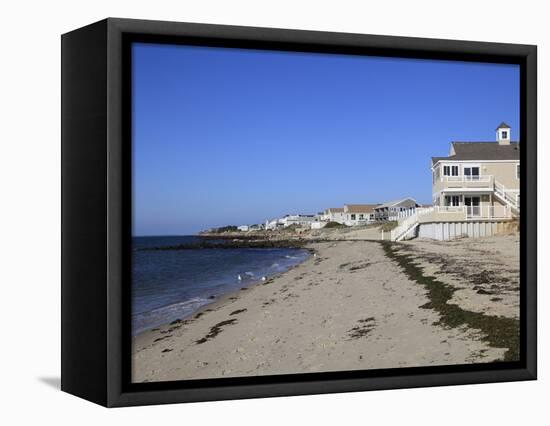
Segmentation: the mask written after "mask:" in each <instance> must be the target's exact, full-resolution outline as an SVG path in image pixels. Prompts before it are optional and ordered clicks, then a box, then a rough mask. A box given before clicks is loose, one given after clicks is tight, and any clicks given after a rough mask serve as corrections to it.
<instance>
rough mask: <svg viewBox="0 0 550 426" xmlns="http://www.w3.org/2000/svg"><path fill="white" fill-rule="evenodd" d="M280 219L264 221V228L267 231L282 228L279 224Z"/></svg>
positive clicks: (280, 223)
mask: <svg viewBox="0 0 550 426" xmlns="http://www.w3.org/2000/svg"><path fill="white" fill-rule="evenodd" d="M281 220H282V219H271V220H269V219H268V220H266V221H265V225H264V228H265V229H266V230H268V231H274V230H275V229H278V228H282V227H283V223H282V222H281Z"/></svg>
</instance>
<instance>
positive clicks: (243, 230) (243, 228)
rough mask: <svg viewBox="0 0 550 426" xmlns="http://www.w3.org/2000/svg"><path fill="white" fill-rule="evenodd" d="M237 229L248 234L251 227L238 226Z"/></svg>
mask: <svg viewBox="0 0 550 426" xmlns="http://www.w3.org/2000/svg"><path fill="white" fill-rule="evenodd" d="M237 229H238V230H239V231H242V232H246V231H248V230H249V229H250V227H249V226H248V225H241V226H237Z"/></svg>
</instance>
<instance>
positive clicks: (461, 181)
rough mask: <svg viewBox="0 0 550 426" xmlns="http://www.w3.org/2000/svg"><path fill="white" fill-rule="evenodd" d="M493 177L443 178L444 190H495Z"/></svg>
mask: <svg viewBox="0 0 550 426" xmlns="http://www.w3.org/2000/svg"><path fill="white" fill-rule="evenodd" d="M494 181H495V180H494V176H493V175H469V176H466V175H464V176H442V177H441V182H443V187H444V188H460V189H462V188H472V189H477V188H480V189H481V188H493V185H494Z"/></svg>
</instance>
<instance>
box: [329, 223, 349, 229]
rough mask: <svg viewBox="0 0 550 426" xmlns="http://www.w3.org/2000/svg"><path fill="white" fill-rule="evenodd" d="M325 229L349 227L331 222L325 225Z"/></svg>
mask: <svg viewBox="0 0 550 426" xmlns="http://www.w3.org/2000/svg"><path fill="white" fill-rule="evenodd" d="M325 228H329V229H330V228H347V225H344V224H343V223H338V222H329V223H327V224H326V225H325Z"/></svg>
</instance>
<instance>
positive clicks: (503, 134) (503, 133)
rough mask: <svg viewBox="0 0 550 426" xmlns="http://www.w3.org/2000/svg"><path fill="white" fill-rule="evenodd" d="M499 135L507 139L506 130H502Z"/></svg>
mask: <svg viewBox="0 0 550 426" xmlns="http://www.w3.org/2000/svg"><path fill="white" fill-rule="evenodd" d="M501 135H502V139H508V132H507V131H506V130H503V131H502V133H501Z"/></svg>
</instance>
